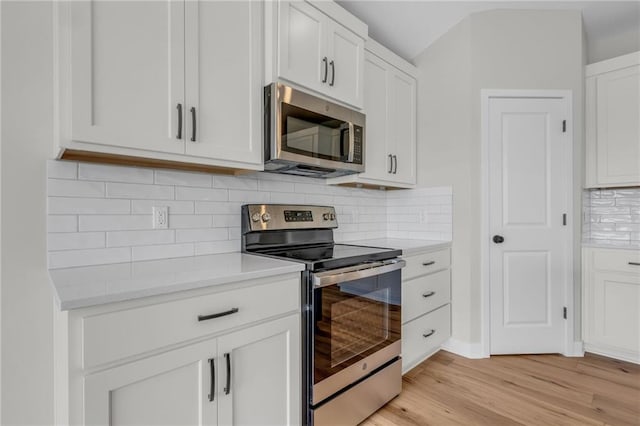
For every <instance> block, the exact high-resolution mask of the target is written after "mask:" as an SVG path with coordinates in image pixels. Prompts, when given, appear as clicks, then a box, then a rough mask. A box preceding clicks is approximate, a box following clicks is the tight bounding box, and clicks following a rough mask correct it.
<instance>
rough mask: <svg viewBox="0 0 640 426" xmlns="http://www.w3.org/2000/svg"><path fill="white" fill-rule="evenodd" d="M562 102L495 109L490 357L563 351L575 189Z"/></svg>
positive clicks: (524, 102) (499, 102)
mask: <svg viewBox="0 0 640 426" xmlns="http://www.w3.org/2000/svg"><path fill="white" fill-rule="evenodd" d="M567 110H568V106H567V101H566V100H564V99H561V98H558V99H545V98H492V99H491V100H490V104H489V206H490V213H489V214H490V232H491V235H492V236H493V235H499V236H502V237H504V242H503V243H495V242H491V243H490V244H491V248H490V253H489V256H490V287H491V353H492V354H506V353H548V352H551V353H554V352H561V351H562V350H563V348H564V344H563V339H564V327H565V325H564V320H563V317H562V312H563V311H562V309H563V306H564V300H565V299H564V298H565V295H564V292H565V285H566V279H567V270H568V269H567V268H568V259H567V255H566V249H567V248H566V232H568V231H567V227H566V226H563V220H562V218H563V216H562V215H563V213H565V212H566V211H567V210H566V209H567V205H568V204H567V203H568V201H567V199H566V194H567V193H568V192H569V191H568V186H569V177H568V175H567V173H568V172H566V171H565V167H564V165H565V164H567V161H566V158H567V155H568V154H567V150H568V146H567V144H569V141H568V138H566V137H565V136H564V135H565V134H563V133H562V121H563V120H564V119H566V111H567Z"/></svg>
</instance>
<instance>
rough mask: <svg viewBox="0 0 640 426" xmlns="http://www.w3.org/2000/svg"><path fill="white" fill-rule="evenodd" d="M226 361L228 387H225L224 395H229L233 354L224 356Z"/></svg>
mask: <svg viewBox="0 0 640 426" xmlns="http://www.w3.org/2000/svg"><path fill="white" fill-rule="evenodd" d="M224 359H225V360H226V361H227V385H226V386H225V387H224V394H225V395H229V392H231V354H230V353H226V354H224Z"/></svg>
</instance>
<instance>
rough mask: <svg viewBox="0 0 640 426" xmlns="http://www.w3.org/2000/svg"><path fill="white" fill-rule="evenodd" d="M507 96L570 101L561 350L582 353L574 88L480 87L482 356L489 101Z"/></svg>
mask: <svg viewBox="0 0 640 426" xmlns="http://www.w3.org/2000/svg"><path fill="white" fill-rule="evenodd" d="M506 98H532V99H535V98H538V99H540V98H542V99H564V100H565V101H566V103H567V111H566V113H567V120H568V121H569V125H568V126H567V131H566V138H567V139H568V143H567V144H566V146H565V150H564V157H565V158H564V164H565V166H566V169H565V170H567V173H565V182H564V184H565V185H566V193H565V199H566V201H567V212H566V213H567V217H568V218H569V220H570V222H569V224H568V225H567V233H566V250H565V256H566V265H565V271H564V276H565V280H564V281H565V282H564V286H565V289H564V298H565V300H564V306H566V307H567V310H568V312H569V314H568V315H567V319H566V321H565V324H564V345H563V350H562V351H561V352H560V353H561V354H562V355H564V356H582V355H583V353H582V351H579V350H577V349H576V345H575V344H574V340H575V317H574V313H575V306H574V305H575V304H574V273H573V260H574V259H573V255H574V249H573V240H574V230H573V228H574V227H573V225H572V223H571V219H572V218H574V214H573V211H574V208H573V207H574V206H573V192H574V189H575V188H574V186H575V182H574V179H573V172H572V171H573V155H574V154H573V146H574V135H573V123H574V122H575V117H574V115H573V91H572V90H518V89H516V90H501V89H481V90H480V103H481V105H480V134H481V137H480V194H481V197H480V291H481V319H482V326H481V337H480V344H481V347H482V356H483V357H485V358H488V357H489V356H490V355H491V286H490V248H491V244H490V234H491V232H490V231H491V229H490V225H489V216H490V214H489V213H490V205H489V190H490V188H489V103H490V101H491V100H492V99H506Z"/></svg>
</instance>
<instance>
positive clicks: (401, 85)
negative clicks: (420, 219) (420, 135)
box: [387, 68, 416, 184]
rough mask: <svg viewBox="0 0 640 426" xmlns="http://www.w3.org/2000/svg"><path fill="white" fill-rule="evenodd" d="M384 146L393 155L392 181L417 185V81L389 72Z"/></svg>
mask: <svg viewBox="0 0 640 426" xmlns="http://www.w3.org/2000/svg"><path fill="white" fill-rule="evenodd" d="M389 78H390V82H389V102H388V106H387V107H388V108H389V113H388V115H389V123H388V126H389V130H388V135H389V136H388V139H387V141H388V142H387V146H388V149H389V152H390V153H391V154H393V155H395V156H396V157H395V164H394V173H393V175H392V178H391V179H392V180H393V181H396V182H402V183H409V184H415V183H416V80H415V79H414V78H412V77H410V76H408V75H407V74H405V73H403V72H402V71H400V70H397V69H395V68H391V72H390V74H389Z"/></svg>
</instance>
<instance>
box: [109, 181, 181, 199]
mask: <svg viewBox="0 0 640 426" xmlns="http://www.w3.org/2000/svg"><path fill="white" fill-rule="evenodd" d="M107 198H136V199H147V200H148V199H152V200H173V199H174V187H173V186H167V185H142V184H138V183H112V182H108V183H107Z"/></svg>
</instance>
